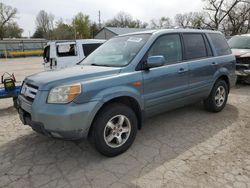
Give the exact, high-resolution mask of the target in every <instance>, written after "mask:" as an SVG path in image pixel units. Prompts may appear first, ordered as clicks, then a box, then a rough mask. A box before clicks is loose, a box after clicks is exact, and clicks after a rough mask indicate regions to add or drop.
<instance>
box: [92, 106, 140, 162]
mask: <svg viewBox="0 0 250 188" xmlns="http://www.w3.org/2000/svg"><path fill="white" fill-rule="evenodd" d="M137 122H138V121H137V117H136V115H135V113H134V111H133V110H132V109H131V108H130V107H128V106H126V105H124V104H119V103H116V104H110V105H107V106H105V107H104V108H103V109H102V110H101V111H100V112H99V113H98V115H97V117H96V118H95V121H94V123H93V130H92V131H93V134H92V136H93V141H94V144H95V147H96V149H97V150H98V151H99V152H100V153H102V154H103V155H105V156H109V157H113V156H116V155H119V154H121V153H123V152H125V151H126V150H127V149H128V148H129V147H130V146H131V145H132V143H133V142H134V139H135V137H136V133H137Z"/></svg>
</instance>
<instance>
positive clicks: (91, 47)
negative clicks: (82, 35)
mask: <svg viewBox="0 0 250 188" xmlns="http://www.w3.org/2000/svg"><path fill="white" fill-rule="evenodd" d="M101 45H102V44H101V43H96V44H83V45H82V48H83V52H84V55H85V56H86V57H87V56H88V55H89V54H91V53H92V52H93V51H94V50H95V49H96V48H98V47H99V46H101Z"/></svg>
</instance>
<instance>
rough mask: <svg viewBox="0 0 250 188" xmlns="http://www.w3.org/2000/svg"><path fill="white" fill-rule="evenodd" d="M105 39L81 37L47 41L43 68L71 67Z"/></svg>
mask: <svg viewBox="0 0 250 188" xmlns="http://www.w3.org/2000/svg"><path fill="white" fill-rule="evenodd" d="M105 41H106V40H96V39H82V40H72V41H52V42H48V43H47V45H46V46H45V48H44V53H43V60H44V69H45V70H54V69H63V68H67V67H72V66H74V65H76V64H77V63H78V62H80V61H82V60H83V59H84V58H85V57H87V56H88V55H89V54H91V53H92V52H93V51H94V50H95V49H96V48H98V47H99V46H100V45H102V44H103V43H104V42H105Z"/></svg>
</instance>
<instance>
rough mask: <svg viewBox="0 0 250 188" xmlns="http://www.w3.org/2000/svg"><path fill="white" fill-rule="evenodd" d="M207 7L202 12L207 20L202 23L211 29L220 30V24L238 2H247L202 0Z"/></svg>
mask: <svg viewBox="0 0 250 188" xmlns="http://www.w3.org/2000/svg"><path fill="white" fill-rule="evenodd" d="M203 1H204V2H205V3H206V4H207V5H206V7H205V8H204V10H205V11H206V12H207V16H208V18H209V19H208V20H207V21H206V22H204V24H206V25H207V26H208V27H210V28H211V29H216V30H218V29H220V26H221V23H222V22H223V21H224V19H225V18H226V17H227V16H228V14H229V13H230V12H231V11H232V9H233V8H234V7H235V6H236V5H237V4H238V3H240V2H244V1H248V0H203Z"/></svg>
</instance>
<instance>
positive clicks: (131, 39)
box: [128, 37, 142, 42]
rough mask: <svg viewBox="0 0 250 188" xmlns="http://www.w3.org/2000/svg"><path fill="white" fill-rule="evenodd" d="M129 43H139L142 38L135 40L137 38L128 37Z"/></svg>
mask: <svg viewBox="0 0 250 188" xmlns="http://www.w3.org/2000/svg"><path fill="white" fill-rule="evenodd" d="M128 41H129V42H141V41H142V38H137V37H130V38H129V39H128Z"/></svg>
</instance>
